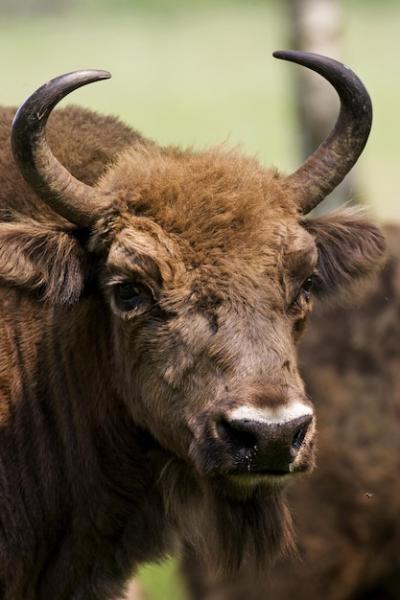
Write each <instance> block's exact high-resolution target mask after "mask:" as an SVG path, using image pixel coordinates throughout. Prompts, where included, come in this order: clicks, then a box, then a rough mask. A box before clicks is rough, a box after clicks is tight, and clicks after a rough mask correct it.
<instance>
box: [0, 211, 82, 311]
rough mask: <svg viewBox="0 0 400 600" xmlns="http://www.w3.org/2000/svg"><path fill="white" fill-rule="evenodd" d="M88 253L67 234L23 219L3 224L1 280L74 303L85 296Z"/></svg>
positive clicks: (45, 297) (54, 300)
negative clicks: (83, 291)
mask: <svg viewBox="0 0 400 600" xmlns="http://www.w3.org/2000/svg"><path fill="white" fill-rule="evenodd" d="M85 259H86V253H85V251H84V250H83V248H82V247H81V245H80V243H79V241H78V240H77V239H75V238H74V237H73V235H72V234H71V233H69V232H67V231H63V230H59V229H56V228H55V227H53V228H52V227H51V225H50V226H45V225H42V224H40V223H38V222H36V221H33V220H29V219H24V220H23V221H19V222H16V221H14V222H2V223H0V281H3V282H4V283H5V284H7V285H10V286H16V287H19V288H23V289H26V290H28V291H30V292H33V291H36V292H38V293H39V294H40V296H41V298H42V299H43V300H47V301H50V302H52V303H61V304H72V303H73V302H76V301H77V300H78V298H79V296H80V295H81V293H82V290H83V286H84V282H85V274H86V273H85V272H86V260H85Z"/></svg>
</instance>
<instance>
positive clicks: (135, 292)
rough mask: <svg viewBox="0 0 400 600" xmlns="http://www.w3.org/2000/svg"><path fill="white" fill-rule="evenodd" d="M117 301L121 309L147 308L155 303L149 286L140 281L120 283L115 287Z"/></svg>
mask: <svg viewBox="0 0 400 600" xmlns="http://www.w3.org/2000/svg"><path fill="white" fill-rule="evenodd" d="M114 298H115V302H116V304H117V306H118V308H119V309H120V310H135V309H147V308H148V307H150V306H151V305H152V304H153V296H152V293H151V291H150V290H149V288H148V287H147V286H146V285H144V284H143V283H140V282H127V283H120V284H118V285H116V286H115V287H114Z"/></svg>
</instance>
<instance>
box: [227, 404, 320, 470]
mask: <svg viewBox="0 0 400 600" xmlns="http://www.w3.org/2000/svg"><path fill="white" fill-rule="evenodd" d="M312 419H313V417H312V414H311V413H310V412H309V413H307V414H304V415H301V416H298V417H296V418H294V419H291V420H287V421H281V422H280V421H277V420H276V419H271V420H267V419H263V420H254V419H251V418H242V419H235V418H232V416H231V418H229V419H226V418H224V419H222V420H221V421H219V423H218V425H217V432H218V436H219V439H220V441H221V442H222V443H223V444H224V446H225V448H226V450H227V451H228V452H229V454H230V455H231V457H232V458H233V463H234V465H235V466H234V473H235V474H239V473H241V472H243V473H248V472H251V473H266V474H267V473H269V474H276V475H281V474H285V473H290V472H291V471H292V466H291V465H292V463H293V462H294V460H295V458H296V456H297V454H298V453H299V451H300V448H301V446H302V445H303V442H304V438H305V437H306V434H307V431H308V428H309V426H310V424H311V422H312Z"/></svg>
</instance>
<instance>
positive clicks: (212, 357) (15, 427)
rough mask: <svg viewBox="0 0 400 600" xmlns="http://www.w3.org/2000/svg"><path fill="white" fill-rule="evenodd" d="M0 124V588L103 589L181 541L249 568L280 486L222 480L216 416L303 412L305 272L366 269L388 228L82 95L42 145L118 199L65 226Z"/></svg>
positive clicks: (269, 548) (265, 560) (109, 593)
mask: <svg viewBox="0 0 400 600" xmlns="http://www.w3.org/2000/svg"><path fill="white" fill-rule="evenodd" d="M0 118H1V119H0V148H1V152H0V181H1V186H0V207H1V213H0V214H1V216H2V222H1V223H0V280H1V282H2V288H1V292H0V294H1V296H0V299H1V305H0V423H1V426H0V590H1V596H2V599H3V600H22V598H23V599H24V600H38V599H41V600H44V599H48V598H57V599H58V600H64V599H65V600H66V599H71V598H74V599H75V600H78V599H82V600H83V599H85V600H92V599H93V600H105V599H107V598H113V597H115V596H116V595H117V594H119V593H121V588H122V586H123V584H124V582H125V581H126V580H127V578H128V575H130V574H131V572H132V570H133V569H134V568H135V566H136V565H137V564H139V563H141V562H143V561H147V560H155V559H157V558H159V557H161V556H163V555H164V554H165V553H166V552H167V551H168V550H169V549H170V548H171V547H172V546H173V543H174V540H175V538H176V536H178V537H179V538H180V539H181V540H183V542H184V543H185V544H186V545H187V546H188V547H189V546H190V547H191V546H193V545H195V546H196V548H197V549H198V550H199V552H200V558H201V560H202V561H203V562H204V563H205V564H207V565H208V566H209V568H211V565H212V567H213V569H214V570H215V571H216V572H221V573H225V574H226V573H229V572H233V571H236V570H237V569H239V568H240V566H241V565H246V569H251V570H252V572H255V571H257V570H258V571H259V570H260V569H261V570H263V569H264V568H265V567H266V565H267V564H269V563H270V561H271V558H272V556H274V555H275V554H276V553H277V552H278V551H279V550H280V549H285V548H287V547H290V545H291V533H290V531H291V530H290V519H289V517H288V513H287V510H286V508H285V504H284V499H283V494H282V487H281V486H280V485H278V484H277V482H276V480H277V478H276V477H275V478H274V477H272V480H273V481H271V480H270V479H269V477H268V476H258V477H250V478H248V479H247V480H246V475H240V476H237V475H235V469H236V466H237V465H236V462H235V461H236V458H235V457H234V456H232V453H230V452H229V451H228V450H229V449H227V447H226V444H224V443H223V442H222V440H221V438H220V437H219V436H218V434H217V423H218V420H220V419H221V418H223V416H224V414H225V413H226V411H228V410H232V409H233V408H235V407H240V406H242V405H243V404H246V405H250V406H254V407H257V408H264V407H274V406H276V405H286V404H288V403H289V402H290V401H291V400H293V399H295V400H297V401H299V400H301V401H302V402H303V403H304V404H307V405H309V401H308V400H307V399H306V397H305V394H304V389H303V384H302V381H301V378H300V376H299V374H298V369H297V361H296V352H295V340H296V339H297V337H298V335H299V332H300V330H301V329H302V325H303V322H304V320H305V318H306V315H307V313H308V312H309V310H310V306H311V303H310V300H309V298H308V293H306V292H305V289H304V287H303V283H304V281H305V280H306V279H307V278H308V277H309V276H311V275H312V273H313V272H314V271H315V269H316V278H317V280H318V285H317V288H316V289H317V292H318V293H319V294H321V295H323V294H324V293H325V292H333V291H337V290H341V289H342V288H343V287H344V286H346V285H347V284H348V283H349V279H351V282H352V283H354V281H355V280H356V279H359V277H363V276H365V275H366V274H368V273H370V272H371V271H373V270H374V269H375V268H376V267H377V265H378V264H379V263H380V262H381V259H382V256H383V254H384V241H383V237H382V235H381V233H380V232H379V230H378V229H377V228H376V227H374V226H373V225H371V224H369V223H368V222H367V221H365V220H364V219H363V218H362V217H360V216H356V215H354V214H352V215H349V213H344V214H336V215H333V216H332V217H328V218H326V219H324V220H319V221H315V222H311V221H307V223H304V222H300V221H299V216H298V211H297V207H296V204H295V203H294V200H293V198H292V197H291V194H290V192H289V191H288V188H287V186H286V183H285V178H284V177H282V176H281V175H279V174H278V173H277V172H275V171H265V170H264V169H263V168H262V167H261V166H260V164H259V163H258V162H257V161H256V160H254V159H249V158H245V157H243V156H241V155H240V154H239V153H238V152H234V151H228V150H226V149H224V148H223V147H222V148H216V149H213V150H210V151H207V152H202V153H195V152H192V151H185V152H182V151H180V150H178V149H174V148H159V147H157V146H156V145H154V144H153V143H151V142H149V141H146V140H144V139H143V138H141V137H140V136H139V135H138V134H136V133H135V132H133V131H131V130H129V129H127V128H126V127H125V126H123V125H122V124H120V123H118V122H117V121H116V120H114V119H111V118H104V117H99V116H97V115H94V114H92V113H89V112H88V111H83V110H81V109H77V108H75V109H67V110H65V111H59V112H56V113H55V114H54V116H53V117H52V121H51V124H50V125H49V140H50V143H51V144H52V146H53V149H54V152H55V154H56V155H57V156H58V157H59V159H60V160H61V161H62V162H63V163H64V164H65V165H66V166H67V168H68V169H69V170H70V171H71V172H72V173H73V174H74V175H75V176H76V177H77V178H78V179H80V180H82V181H84V182H86V183H90V184H94V183H95V184H96V186H97V188H98V189H99V190H101V191H102V192H106V193H108V195H109V197H112V198H113V200H114V202H113V206H112V208H110V209H108V210H106V211H104V214H103V215H102V217H101V218H100V219H98V221H97V222H96V224H95V225H94V226H93V228H92V229H91V230H90V231H88V230H84V229H78V228H76V227H74V226H72V225H71V224H69V223H67V222H66V221H64V220H63V219H62V218H60V217H58V216H57V215H55V214H53V213H52V211H51V210H50V209H48V208H45V207H44V206H43V205H42V203H41V202H40V201H39V200H38V199H37V198H36V197H35V196H34V194H33V193H32V192H31V191H30V190H29V189H28V188H27V186H26V185H25V184H24V183H23V181H22V179H21V177H20V175H19V174H18V172H17V170H16V167H15V165H14V163H13V160H12V158H11V154H10V149H9V141H8V140H9V130H10V122H11V118H12V111H11V110H3V111H2V112H1V115H0ZM328 261H329V262H328ZM335 264H336V265H338V267H337V268H336V269H335V268H333V265H335ZM127 290H128V294H129V290H131V292H130V293H131V294H134V302H132V304H130V305H129V309H128V308H127V306H126V294H127ZM132 290H133V291H132ZM128 299H129V298H128ZM314 432H315V427H314V423H312V424H311V425H310V427H309V429H308V431H307V435H306V437H305V439H304V442H303V444H302V446H301V449H300V451H299V453H298V456H297V458H296V461H295V462H294V466H295V469H294V470H295V471H298V472H300V471H307V470H310V469H311V468H312V466H313V445H314ZM249 465H250V463H249ZM249 468H250V467H249ZM232 473H233V475H232ZM238 477H239V479H238Z"/></svg>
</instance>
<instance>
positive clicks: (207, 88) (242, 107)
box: [0, 0, 400, 600]
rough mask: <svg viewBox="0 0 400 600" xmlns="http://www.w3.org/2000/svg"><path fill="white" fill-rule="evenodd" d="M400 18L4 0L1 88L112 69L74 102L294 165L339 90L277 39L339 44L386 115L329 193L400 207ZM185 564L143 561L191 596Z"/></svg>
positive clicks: (158, 582)
mask: <svg viewBox="0 0 400 600" xmlns="http://www.w3.org/2000/svg"><path fill="white" fill-rule="evenodd" d="M399 23H400V2H398V0H81V1H78V0H0V53H1V56H2V57H3V59H2V82H3V85H2V89H1V94H0V100H1V103H2V104H4V105H18V104H20V103H21V102H22V101H23V100H24V99H25V97H26V96H27V95H28V94H29V93H30V92H32V91H33V90H34V89H35V88H36V87H38V86H39V85H40V84H42V83H43V82H45V81H46V80H47V79H49V78H51V77H54V76H56V75H59V74H61V73H63V72H67V71H71V70H74V69H82V68H102V69H107V70H109V71H111V73H112V75H113V79H112V80H111V81H108V82H104V83H99V84H96V85H93V86H89V87H88V88H87V89H83V90H80V91H78V92H75V93H74V94H73V96H72V98H71V99H68V100H66V101H65V103H68V102H71V101H72V102H74V103H78V104H81V105H84V106H87V107H90V108H92V109H95V110H98V111H100V112H104V113H112V114H114V115H118V116H119V117H121V119H123V120H124V121H126V122H127V123H128V124H130V125H132V126H133V127H135V128H137V129H139V130H140V131H141V132H142V133H143V134H145V135H146V136H148V137H151V138H154V139H155V140H157V141H158V142H159V143H160V144H177V145H181V146H194V147H195V148H203V147H206V146H209V145H211V144H214V143H218V142H221V141H223V142H227V143H228V144H231V145H237V144H239V145H240V146H241V147H242V149H243V151H244V152H246V153H249V154H252V155H256V156H258V157H259V159H260V160H261V161H262V162H263V163H264V164H266V165H275V166H278V167H279V168H280V169H281V170H283V171H288V170H291V169H293V168H295V166H296V165H297V164H299V162H300V160H301V155H302V154H304V153H307V152H308V151H310V150H311V149H312V148H313V147H315V145H316V144H317V143H318V141H319V139H320V138H321V137H322V136H323V135H324V133H325V132H326V129H327V128H329V127H330V126H331V125H332V122H333V120H334V118H335V114H336V111H337V100H336V97H335V94H334V92H333V91H331V89H330V87H329V85H327V84H325V83H323V82H322V81H321V80H320V78H318V77H313V76H310V75H309V74H304V73H305V71H304V73H303V70H302V69H300V67H295V66H292V65H290V64H288V63H283V62H280V61H277V60H274V59H273V58H272V57H271V53H272V51H273V50H275V49H282V48H294V47H298V48H302V49H306V50H314V51H317V52H322V53H325V54H329V55H331V56H334V57H337V58H339V59H341V60H343V61H344V62H346V63H347V64H349V65H350V66H351V67H352V68H353V69H354V70H355V71H356V72H357V73H358V74H359V75H360V77H361V78H362V79H363V81H364V82H365V84H366V85H367V87H368V89H369V91H370V94H371V96H372V99H373V104H374V111H375V112H374V114H375V120H374V126H373V130H372V134H371V138H370V142H369V144H368V146H367V149H366V151H365V153H364V154H363V157H362V159H361V160H360V162H359V166H358V167H357V172H356V173H355V174H354V175H353V176H352V178H351V179H350V180H349V181H347V183H346V185H345V186H344V187H343V188H342V189H341V190H340V197H339V199H338V197H336V198H333V199H330V200H329V202H328V204H329V203H330V204H331V205H334V204H335V203H336V202H338V200H339V201H342V200H343V199H344V200H345V201H358V202H361V203H364V204H367V205H370V206H371V207H372V210H373V212H374V213H375V214H376V215H377V216H378V217H379V218H380V219H381V220H389V219H391V220H394V219H397V220H400V201H399V198H398V187H399V184H398V183H397V174H398V171H399V167H400V141H399V140H400V118H399V115H398V111H399V108H398V107H399V106H400V82H399V76H398V65H397V59H398V57H399V55H400V36H399ZM69 98H70V97H69ZM174 569H175V566H174V563H173V561H170V562H169V563H166V564H164V565H162V566H159V567H153V566H150V567H146V568H144V569H142V571H141V574H140V579H141V581H142V583H143V585H144V587H145V589H146V590H147V592H148V593H149V596H150V598H152V599H154V600H158V599H160V600H161V599H162V600H172V599H173V600H179V599H180V598H182V592H181V590H180V588H179V582H178V579H177V577H176V576H175V572H174Z"/></svg>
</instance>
